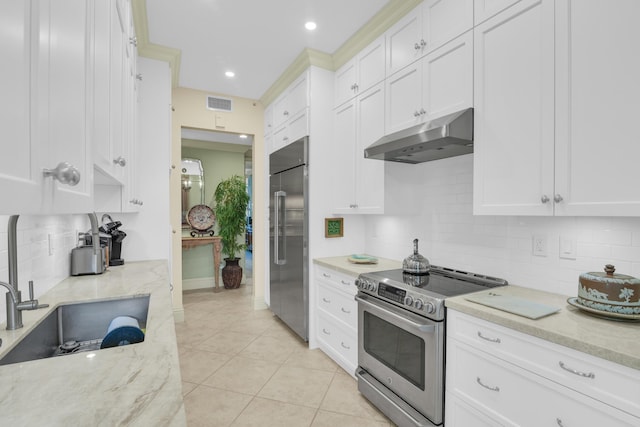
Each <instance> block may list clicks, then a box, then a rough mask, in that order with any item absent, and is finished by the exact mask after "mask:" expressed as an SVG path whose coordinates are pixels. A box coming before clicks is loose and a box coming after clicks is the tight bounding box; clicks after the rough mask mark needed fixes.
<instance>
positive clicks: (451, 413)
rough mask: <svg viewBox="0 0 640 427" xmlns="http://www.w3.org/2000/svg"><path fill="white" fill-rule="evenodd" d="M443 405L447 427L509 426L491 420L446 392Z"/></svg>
mask: <svg viewBox="0 0 640 427" xmlns="http://www.w3.org/2000/svg"><path fill="white" fill-rule="evenodd" d="M445 404H446V408H445V411H444V416H445V425H446V426H447V427H470V426H473V427H503V426H508V425H509V426H510V425H511V424H502V423H499V422H497V421H496V420H493V419H491V418H490V417H488V416H487V415H485V414H484V413H483V412H481V411H479V410H478V408H476V407H474V406H473V405H470V404H469V403H467V402H465V401H464V400H462V399H460V398H458V397H456V396H455V395H454V394H453V393H449V392H447V394H446V397H445Z"/></svg>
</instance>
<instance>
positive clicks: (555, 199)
mask: <svg viewBox="0 0 640 427" xmlns="http://www.w3.org/2000/svg"><path fill="white" fill-rule="evenodd" d="M562 200H564V199H563V198H562V196H561V195H559V194H556V195H555V196H553V201H554V202H556V203H560V202H561V201H562Z"/></svg>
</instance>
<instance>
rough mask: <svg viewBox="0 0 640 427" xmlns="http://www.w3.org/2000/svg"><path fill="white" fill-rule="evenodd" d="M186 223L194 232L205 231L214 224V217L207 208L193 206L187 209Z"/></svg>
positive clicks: (204, 206)
mask: <svg viewBox="0 0 640 427" xmlns="http://www.w3.org/2000/svg"><path fill="white" fill-rule="evenodd" d="M187 221H188V222H189V225H190V226H191V228H193V229H194V230H198V231H205V230H208V229H210V228H211V227H213V224H215V222H216V216H215V214H214V213H213V210H212V209H211V208H210V207H209V206H207V205H195V206H194V207H192V208H191V209H189V213H188V214H187Z"/></svg>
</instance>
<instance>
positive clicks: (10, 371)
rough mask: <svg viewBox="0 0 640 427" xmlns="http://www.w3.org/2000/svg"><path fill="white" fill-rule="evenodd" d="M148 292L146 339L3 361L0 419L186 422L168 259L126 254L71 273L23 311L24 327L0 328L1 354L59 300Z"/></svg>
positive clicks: (23, 421)
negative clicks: (126, 258) (97, 271)
mask: <svg viewBox="0 0 640 427" xmlns="http://www.w3.org/2000/svg"><path fill="white" fill-rule="evenodd" d="M139 294H150V295H151V297H150V301H149V313H148V318H147V329H146V336H145V340H144V341H143V342H141V343H138V344H133V345H128V346H122V347H114V348H109V349H104V350H99V351H96V352H95V357H94V358H87V357H86V355H87V354H88V353H78V354H74V355H68V356H63V357H54V358H48V359H41V360H34V361H30V362H23V363H16V364H11V365H5V366H0V424H2V425H11V426H36V425H41V426H72V425H74V426H80V425H84V426H89V425H90V426H121V425H127V426H154V427H155V426H186V418H185V413H184V404H183V401H182V384H181V378H180V365H179V360H178V349H177V345H176V335H175V328H174V318H173V309H172V301H171V292H170V289H169V275H168V268H167V261H166V260H161V261H144V262H131V263H127V264H125V265H123V266H118V267H109V268H108V270H107V271H106V272H105V273H104V274H101V275H96V276H80V277H69V278H68V279H65V280H64V281H62V282H61V283H59V284H58V285H56V286H54V287H53V288H52V289H51V290H50V291H49V292H47V293H46V294H44V295H36V297H38V299H39V302H40V303H43V304H44V303H46V304H49V305H50V306H49V307H48V308H45V309H40V310H35V311H24V312H23V323H24V327H23V328H21V329H19V330H17V331H7V330H6V329H4V324H3V326H2V329H1V330H0V338H2V341H3V344H2V347H0V356H2V355H4V354H5V353H6V352H7V351H8V350H9V349H10V348H11V347H12V345H13V343H15V342H16V341H17V340H19V339H20V338H21V337H22V336H23V335H25V334H26V333H28V332H29V331H30V330H31V329H32V328H33V327H34V326H35V325H36V324H37V323H38V322H39V320H40V319H42V318H43V317H45V316H46V315H47V314H48V313H50V312H51V311H52V310H54V309H55V308H56V306H57V305H59V304H62V303H71V302H80V301H90V300H105V299H114V298H117V297H123V296H129V295H139Z"/></svg>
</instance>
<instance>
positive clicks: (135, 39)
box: [129, 37, 138, 47]
mask: <svg viewBox="0 0 640 427" xmlns="http://www.w3.org/2000/svg"><path fill="white" fill-rule="evenodd" d="M129 43H131V44H132V45H134V46H136V47H138V38H137V37H129Z"/></svg>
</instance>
